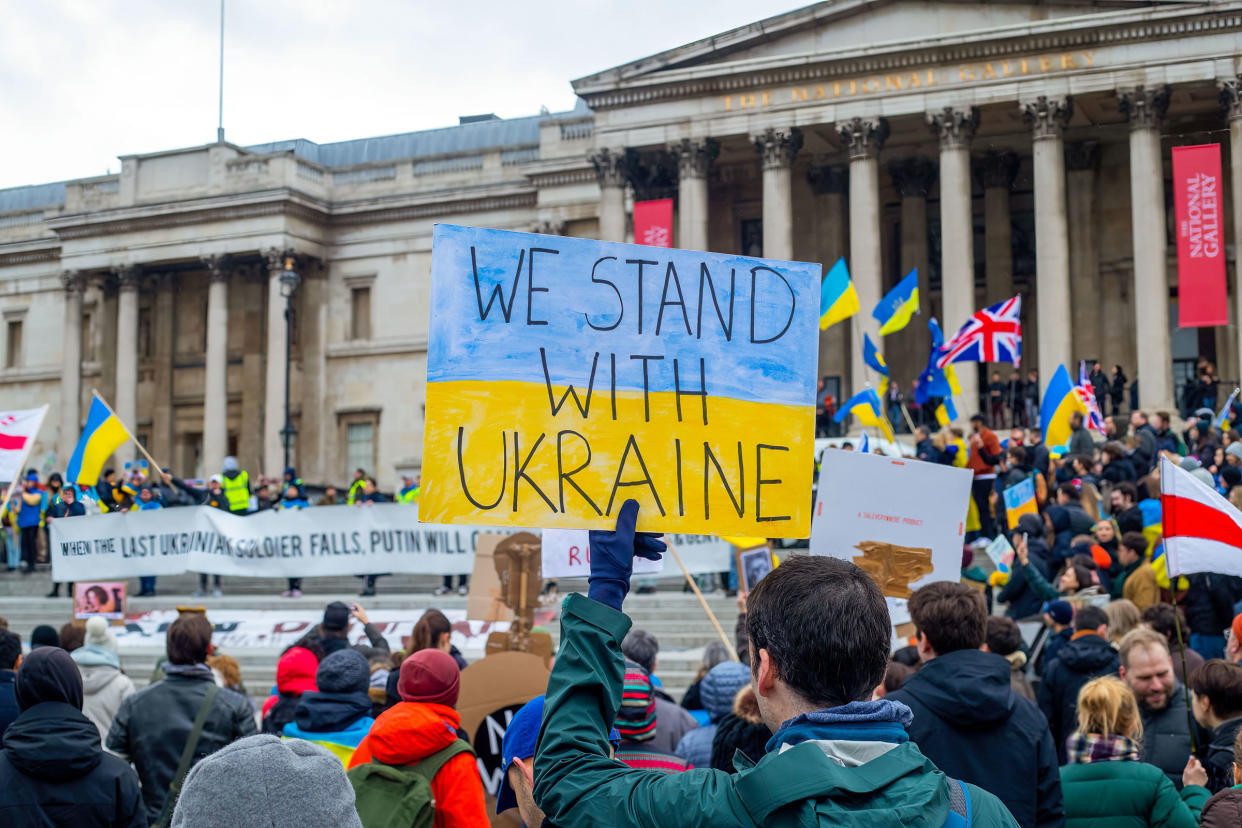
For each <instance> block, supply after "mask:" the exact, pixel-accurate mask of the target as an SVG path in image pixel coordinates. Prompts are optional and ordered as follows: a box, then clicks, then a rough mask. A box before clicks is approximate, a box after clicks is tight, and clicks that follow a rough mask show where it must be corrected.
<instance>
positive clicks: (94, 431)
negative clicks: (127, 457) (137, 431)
mask: <svg viewBox="0 0 1242 828" xmlns="http://www.w3.org/2000/svg"><path fill="white" fill-rule="evenodd" d="M129 439H130V436H129V432H128V431H126V430H125V426H124V425H123V424H122V423H121V421H120V420H118V419H117V417H116V415H115V414H113V413H112V409H111V408H108V404H107V403H106V402H104V401H103V400H101V399H100V398H99V395H98V394H95V397H94V399H92V400H91V410H90V411H89V412H88V413H87V415H86V425H85V426H83V427H82V437H81V438H80V439H79V440H78V446H77V448H75V449H74V450H73V455H72V456H70V458H69V467H68V468H66V469H65V482H66V483H78V484H81V485H83V486H94V485H95V484H96V483H98V482H99V472H100V471H101V470H102V469H103V464H104V463H105V462H107V460H108V458H109V457H111V456H112V455H113V453H114V452H115V451H116V450H117V449H119V448H120V447H121V446H123V445H125V443H126V441H128V440H129Z"/></svg>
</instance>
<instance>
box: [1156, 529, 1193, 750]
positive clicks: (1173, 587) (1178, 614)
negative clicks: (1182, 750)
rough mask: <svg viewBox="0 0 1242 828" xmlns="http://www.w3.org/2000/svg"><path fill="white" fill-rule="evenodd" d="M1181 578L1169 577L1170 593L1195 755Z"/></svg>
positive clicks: (1191, 746) (1189, 728) (1187, 719)
mask: <svg viewBox="0 0 1242 828" xmlns="http://www.w3.org/2000/svg"><path fill="white" fill-rule="evenodd" d="M1162 528H1163V527H1162ZM1166 554H1167V553H1166ZM1181 577H1182V576H1181V575H1172V576H1170V577H1169V592H1170V593H1171V594H1172V596H1173V629H1174V630H1176V632H1177V651H1178V653H1179V654H1180V655H1181V659H1182V692H1183V693H1185V694H1186V729H1187V730H1189V731H1190V753H1191V755H1194V754H1195V753H1198V751H1199V749H1198V747H1196V746H1195V720H1194V715H1193V713H1192V707H1191V705H1190V685H1188V684H1187V683H1186V682H1187V679H1189V678H1190V676H1188V675H1186V642H1185V641H1183V640H1182V611H1181V610H1180V609H1178V608H1177V580H1178V579H1179V578H1181Z"/></svg>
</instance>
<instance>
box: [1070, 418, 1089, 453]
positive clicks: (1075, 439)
mask: <svg viewBox="0 0 1242 828" xmlns="http://www.w3.org/2000/svg"><path fill="white" fill-rule="evenodd" d="M1069 453H1070V454H1081V455H1082V456H1084V457H1092V456H1094V454H1095V440H1093V439H1091V432H1090V431H1087V429H1086V427H1085V426H1079V427H1078V428H1076V429H1074V431H1073V433H1072V434H1070V439H1069Z"/></svg>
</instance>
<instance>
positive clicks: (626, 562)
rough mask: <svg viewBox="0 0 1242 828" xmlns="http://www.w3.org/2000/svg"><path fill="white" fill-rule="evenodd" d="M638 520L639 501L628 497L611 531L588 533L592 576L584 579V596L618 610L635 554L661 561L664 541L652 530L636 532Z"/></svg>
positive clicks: (631, 570)
mask: <svg viewBox="0 0 1242 828" xmlns="http://www.w3.org/2000/svg"><path fill="white" fill-rule="evenodd" d="M637 523H638V501H637V500H627V501H625V503H622V504H621V511H620V512H618V513H617V528H616V531H613V532H602V531H595V530H592V531H591V532H590V536H589V537H590V548H591V577H590V578H589V579H588V580H587V597H588V598H590V599H591V600H592V601H599V602H600V603H601V604H603V605H604V606H606V607H612V608H613V609H615V610H617V611H618V612H620V611H621V602H622V601H624V600H625V594H626V593H627V592H629V591H630V575H631V574H632V573H633V572H634V556H635V555H639V556H641V557H644V558H646V559H648V560H651V561H658V560H660V553H661V552H663V551H664V550H665V548H666V547H665V545H664V541H662V540H660V536H659V535H656V534H653V533H651V532H637V533H636V532H635V531H634V526H635V524H637Z"/></svg>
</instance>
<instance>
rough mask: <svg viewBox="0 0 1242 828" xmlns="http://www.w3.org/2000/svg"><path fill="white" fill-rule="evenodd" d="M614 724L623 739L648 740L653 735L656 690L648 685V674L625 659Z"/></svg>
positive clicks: (654, 728) (649, 681) (654, 729)
mask: <svg viewBox="0 0 1242 828" xmlns="http://www.w3.org/2000/svg"><path fill="white" fill-rule="evenodd" d="M616 724H617V731H618V732H619V733H620V734H621V739H622V740H623V741H627V742H647V741H650V740H651V739H653V738H655V732H656V711H655V692H654V691H653V690H652V688H651V677H650V676H649V675H648V674H647V671H646V670H644V669H643V668H642V667H640V666H638V665H637V664H635V663H634V662H633V661H630V660H629V659H628V658H627V659H626V660H625V681H624V683H623V684H622V685H621V707H620V709H618V710H617V722H616Z"/></svg>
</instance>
